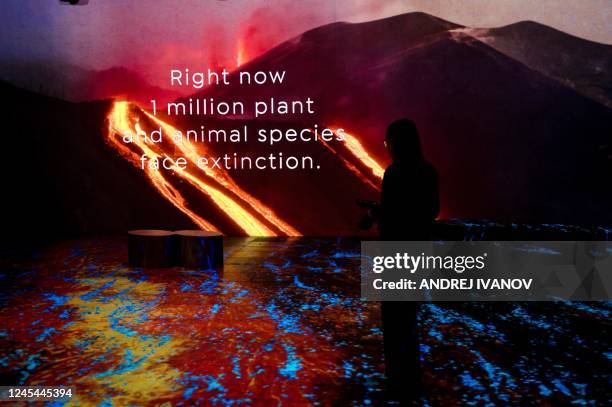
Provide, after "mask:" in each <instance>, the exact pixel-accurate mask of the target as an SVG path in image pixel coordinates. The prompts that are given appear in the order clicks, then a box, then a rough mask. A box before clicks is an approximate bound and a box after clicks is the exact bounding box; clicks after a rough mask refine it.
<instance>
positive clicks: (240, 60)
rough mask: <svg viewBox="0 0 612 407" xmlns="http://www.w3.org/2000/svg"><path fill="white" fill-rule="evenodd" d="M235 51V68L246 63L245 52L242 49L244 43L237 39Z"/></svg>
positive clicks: (243, 48)
mask: <svg viewBox="0 0 612 407" xmlns="http://www.w3.org/2000/svg"><path fill="white" fill-rule="evenodd" d="M236 48H237V50H236V67H239V66H240V65H242V64H244V63H245V62H246V61H247V56H246V50H245V47H244V41H242V40H241V39H238V45H237V47H236Z"/></svg>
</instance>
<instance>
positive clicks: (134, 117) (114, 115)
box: [108, 102, 301, 236]
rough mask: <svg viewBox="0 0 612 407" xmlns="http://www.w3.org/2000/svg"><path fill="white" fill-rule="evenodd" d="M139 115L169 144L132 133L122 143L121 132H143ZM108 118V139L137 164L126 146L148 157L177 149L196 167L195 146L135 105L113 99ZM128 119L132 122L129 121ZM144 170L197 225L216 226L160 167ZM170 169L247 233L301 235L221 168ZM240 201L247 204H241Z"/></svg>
mask: <svg viewBox="0 0 612 407" xmlns="http://www.w3.org/2000/svg"><path fill="white" fill-rule="evenodd" d="M130 108H131V109H132V111H131V110H130ZM139 115H142V118H143V119H147V120H143V122H146V121H150V122H152V123H155V124H156V125H157V126H160V127H162V131H163V132H164V133H165V134H166V137H165V139H164V140H165V141H169V142H170V143H171V144H170V145H169V146H166V148H165V149H164V146H163V143H147V142H145V141H144V139H143V138H142V137H133V143H130V144H126V143H124V142H123V140H122V137H123V136H124V135H135V134H141V133H142V132H143V131H142V128H141V123H140V122H139ZM109 122H110V125H109V137H108V139H109V141H110V144H111V145H112V146H113V147H115V148H116V149H117V150H118V151H119V153H120V154H121V155H122V156H124V157H125V158H127V159H128V160H129V161H130V162H132V164H134V165H135V166H137V167H138V168H140V167H141V163H140V156H141V154H139V153H137V152H134V151H132V150H131V148H130V146H136V147H138V148H139V149H140V150H141V153H142V154H146V155H147V156H148V157H150V158H160V157H162V156H163V155H165V154H168V155H169V156H172V155H173V154H172V152H174V151H176V150H177V149H178V150H180V151H181V153H182V154H183V155H184V156H185V158H186V159H187V160H188V161H189V163H190V164H191V165H192V167H193V166H194V165H195V168H198V167H197V161H198V159H199V157H200V154H198V152H197V151H196V149H195V147H194V146H193V145H192V144H191V143H175V142H174V139H173V137H172V136H173V135H174V134H175V132H176V131H177V129H175V128H174V127H172V126H171V125H169V124H167V123H165V122H163V121H162V120H159V119H158V118H156V117H154V116H152V115H150V114H148V113H146V112H144V111H142V110H140V109H139V108H137V107H134V106H130V104H129V103H128V102H115V104H114V106H113V109H112V110H111V113H110V115H109ZM131 122H133V123H134V124H133V125H132V124H131ZM132 128H133V129H134V130H135V131H134V130H132ZM156 150H158V151H156ZM159 150H161V151H159ZM164 150H166V151H164ZM198 169H199V168H198ZM145 172H146V174H147V176H148V177H149V179H150V181H151V183H152V184H153V186H155V188H156V189H157V190H158V191H159V192H160V193H161V194H162V196H164V197H165V198H166V199H168V200H169V201H170V202H172V203H173V204H174V205H175V206H176V207H177V208H179V209H180V210H181V211H182V212H183V213H185V214H187V215H188V216H189V217H190V218H191V219H192V220H193V221H194V222H195V223H196V224H197V225H198V226H200V227H201V228H203V229H208V230H217V228H216V227H214V226H213V225H211V224H210V223H209V222H207V221H205V220H203V219H202V218H201V217H199V216H198V215H197V214H195V213H194V212H193V211H192V210H190V209H189V208H188V205H187V203H186V201H185V199H184V198H183V197H182V196H181V195H180V193H179V192H178V191H177V190H176V188H174V187H173V186H172V185H171V184H170V182H169V181H168V180H166V179H165V178H164V176H163V175H162V173H161V172H160V170H156V169H150V168H149V167H148V165H145ZM173 172H174V174H175V175H177V176H179V177H180V178H182V179H184V180H186V181H187V182H189V184H191V185H192V186H193V187H195V188H196V189H197V190H199V191H200V192H201V193H203V194H205V195H206V196H207V197H208V198H210V200H211V201H212V202H214V203H215V204H216V205H217V206H218V207H219V208H220V209H221V210H222V211H223V212H225V214H226V215H227V217H228V218H229V219H231V220H232V221H233V222H235V223H236V224H237V225H238V226H239V227H240V228H241V229H242V230H243V231H244V232H245V233H246V234H248V235H251V236H276V235H277V234H279V233H277V232H275V231H274V229H277V230H278V231H280V233H282V234H285V235H290V236H300V235H301V234H300V233H299V232H298V231H297V230H296V229H295V228H293V227H292V226H291V225H289V224H287V223H286V222H284V221H283V220H282V219H280V218H279V217H278V216H277V215H276V214H275V213H274V212H273V211H272V210H271V209H270V208H268V207H266V206H265V205H263V204H262V203H261V202H260V201H258V200H257V199H256V198H254V197H253V196H251V195H249V194H248V193H247V192H245V191H244V190H242V189H241V188H240V187H239V186H238V185H237V184H236V183H235V182H234V181H233V180H232V179H231V177H230V176H229V175H228V174H227V173H226V172H225V171H222V170H213V169H203V170H201V173H203V174H201V175H200V171H197V172H196V173H192V171H191V170H190V169H189V167H188V168H185V169H183V170H181V169H179V168H178V167H176V166H174V168H173ZM202 175H203V176H202ZM217 185H218V186H217ZM240 202H242V203H243V204H246V205H247V206H246V207H244V206H243V205H242V204H241V203H240ZM251 210H253V211H254V212H255V213H256V214H257V215H259V216H261V217H263V219H264V220H265V221H262V220H260V219H258V217H257V216H255V214H253V213H251V212H250V211H251ZM265 222H269V223H270V224H271V225H270V226H268V225H266V223H265Z"/></svg>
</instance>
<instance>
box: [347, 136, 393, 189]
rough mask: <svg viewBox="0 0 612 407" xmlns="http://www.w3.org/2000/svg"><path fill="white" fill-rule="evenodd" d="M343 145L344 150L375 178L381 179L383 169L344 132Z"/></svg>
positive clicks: (355, 139)
mask: <svg viewBox="0 0 612 407" xmlns="http://www.w3.org/2000/svg"><path fill="white" fill-rule="evenodd" d="M344 144H345V146H346V148H348V150H349V151H350V152H351V153H352V154H353V155H354V156H355V157H356V158H357V159H359V160H360V161H361V162H362V163H363V164H364V165H365V166H366V167H368V168H370V169H371V170H372V174H374V176H375V177H376V178H379V179H382V177H383V175H384V174H385V169H384V168H383V167H382V166H381V165H380V164H379V163H378V162H377V161H376V160H375V159H374V158H372V156H371V155H370V154H368V152H367V151H366V150H365V148H363V145H362V144H361V143H360V142H359V140H357V138H356V137H355V136H353V135H351V134H349V133H347V132H346V131H345V132H344Z"/></svg>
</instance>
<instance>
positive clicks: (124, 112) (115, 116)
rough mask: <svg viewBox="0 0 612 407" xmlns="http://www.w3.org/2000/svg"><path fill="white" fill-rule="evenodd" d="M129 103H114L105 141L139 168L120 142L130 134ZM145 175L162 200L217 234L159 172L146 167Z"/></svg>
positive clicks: (134, 156)
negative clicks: (165, 200)
mask: <svg viewBox="0 0 612 407" xmlns="http://www.w3.org/2000/svg"><path fill="white" fill-rule="evenodd" d="M128 117H129V103H128V102H115V103H114V105H113V108H112V110H111V112H110V114H109V116H108V120H109V128H108V130H109V131H108V139H107V141H108V142H109V143H110V145H111V146H113V147H115V148H116V149H117V150H118V151H119V153H120V154H121V155H122V156H123V157H125V158H126V159H127V160H128V161H130V162H132V164H134V165H135V166H139V156H138V154H137V153H135V152H133V151H131V150H130V149H129V148H128V147H127V145H126V144H124V143H123V142H122V141H121V138H120V137H121V136H122V135H124V134H129V133H131V129H130V124H129V119H128ZM114 135H120V137H119V138H118V137H113V136H114ZM137 145H138V147H139V148H140V149H141V150H142V152H143V153H145V154H147V155H149V156H150V157H159V155H158V154H157V153H155V152H153V151H152V150H151V149H150V148H149V147H148V146H147V145H146V144H145V143H144V142H141V143H137ZM145 173H146V175H147V177H148V178H149V181H150V182H151V184H152V185H153V186H154V187H155V188H156V189H157V190H158V191H159V192H160V193H161V194H162V196H163V197H164V198H166V199H167V200H168V201H170V202H171V203H172V204H173V205H174V206H175V207H176V208H178V209H179V210H180V211H181V212H183V213H184V214H185V215H187V216H188V217H189V218H190V219H191V220H192V221H193V222H194V223H195V224H196V225H198V226H199V227H200V228H202V229H206V230H211V231H215V232H218V231H219V229H217V228H216V227H215V226H213V225H212V224H211V223H210V222H208V221H206V220H204V219H202V218H201V217H200V216H198V215H196V214H195V213H194V212H193V211H192V210H190V209H189V208H188V207H187V204H186V202H185V199H184V198H183V197H182V195H181V194H180V193H179V192H178V191H177V190H176V189H175V188H174V187H173V186H172V185H171V184H170V183H169V182H168V180H166V178H165V177H164V176H163V174H162V173H161V172H160V171H159V170H154V169H150V168H149V167H146V169H145Z"/></svg>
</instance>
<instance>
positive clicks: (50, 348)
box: [0, 238, 612, 405]
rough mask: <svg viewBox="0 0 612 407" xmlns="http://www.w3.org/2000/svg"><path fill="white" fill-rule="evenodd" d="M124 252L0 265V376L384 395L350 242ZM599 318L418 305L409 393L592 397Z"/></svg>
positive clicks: (506, 398)
mask: <svg viewBox="0 0 612 407" xmlns="http://www.w3.org/2000/svg"><path fill="white" fill-rule="evenodd" d="M125 246H126V242H125V240H124V239H121V238H115V239H93V240H81V241H72V242H64V243H60V244H57V245H54V246H53V247H51V248H50V249H48V250H45V251H43V252H41V253H39V254H38V255H36V256H33V257H31V258H30V259H29V260H27V261H7V260H3V261H2V264H1V265H2V272H1V273H0V283H1V285H2V291H1V297H0V304H1V306H2V309H1V310H0V323H1V325H0V350H1V355H0V380H1V384H23V385H25V384H27V385H37V384H39V385H43V384H44V385H74V386H76V392H77V401H78V402H79V403H78V404H80V405H87V404H97V405H100V404H105V403H106V404H111V403H112V404H114V405H128V404H139V405H142V404H154V405H157V404H162V403H164V402H168V403H169V404H173V405H193V404H202V405H278V404H281V405H305V404H315V405H316V404H321V405H331V404H336V405H338V404H339V405H345V404H349V405H350V404H354V405H369V404H373V405H379V404H383V403H384V397H383V392H382V387H383V369H384V365H383V357H382V349H381V348H382V343H381V341H382V333H381V331H380V328H379V311H378V305H377V304H375V303H366V302H362V301H360V300H359V295H358V291H359V274H358V263H359V242H358V241H356V240H349V239H327V240H321V239H260V238H251V239H228V240H227V241H226V266H225V270H224V272H223V274H222V275H221V274H215V273H214V272H209V271H196V270H184V269H178V268H177V269H166V270H139V269H130V268H128V267H126V266H125V265H124V263H123V261H124V259H125V258H126V249H125ZM610 311H612V310H611V306H610V303H589V304H587V303H554V304H553V303H546V304H543V303H540V304H535V303H532V304H522V303H521V304H510V303H508V304H483V303H465V304H452V305H451V304H436V305H433V304H428V305H423V306H422V311H421V334H422V343H423V344H422V353H423V359H424V361H423V363H424V384H423V392H424V396H423V400H422V401H423V403H426V404H429V405H440V404H445V405H451V404H456V403H458V402H460V401H463V402H472V403H474V404H479V405H480V404H490V403H494V404H502V405H503V404H525V403H538V402H540V403H541V402H548V403H549V404H556V403H568V402H572V401H573V402H574V403H576V404H584V405H589V404H595V403H597V404H605V403H606V402H607V401H609V400H610V399H611V398H612V394H611V393H610V390H609V387H610V386H609V383H610V380H611V376H610V372H611V367H612V362H611V359H612V349H611V347H610V341H609V338H610V334H611V332H610V331H611V329H610ZM521 397H522V398H521Z"/></svg>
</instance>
